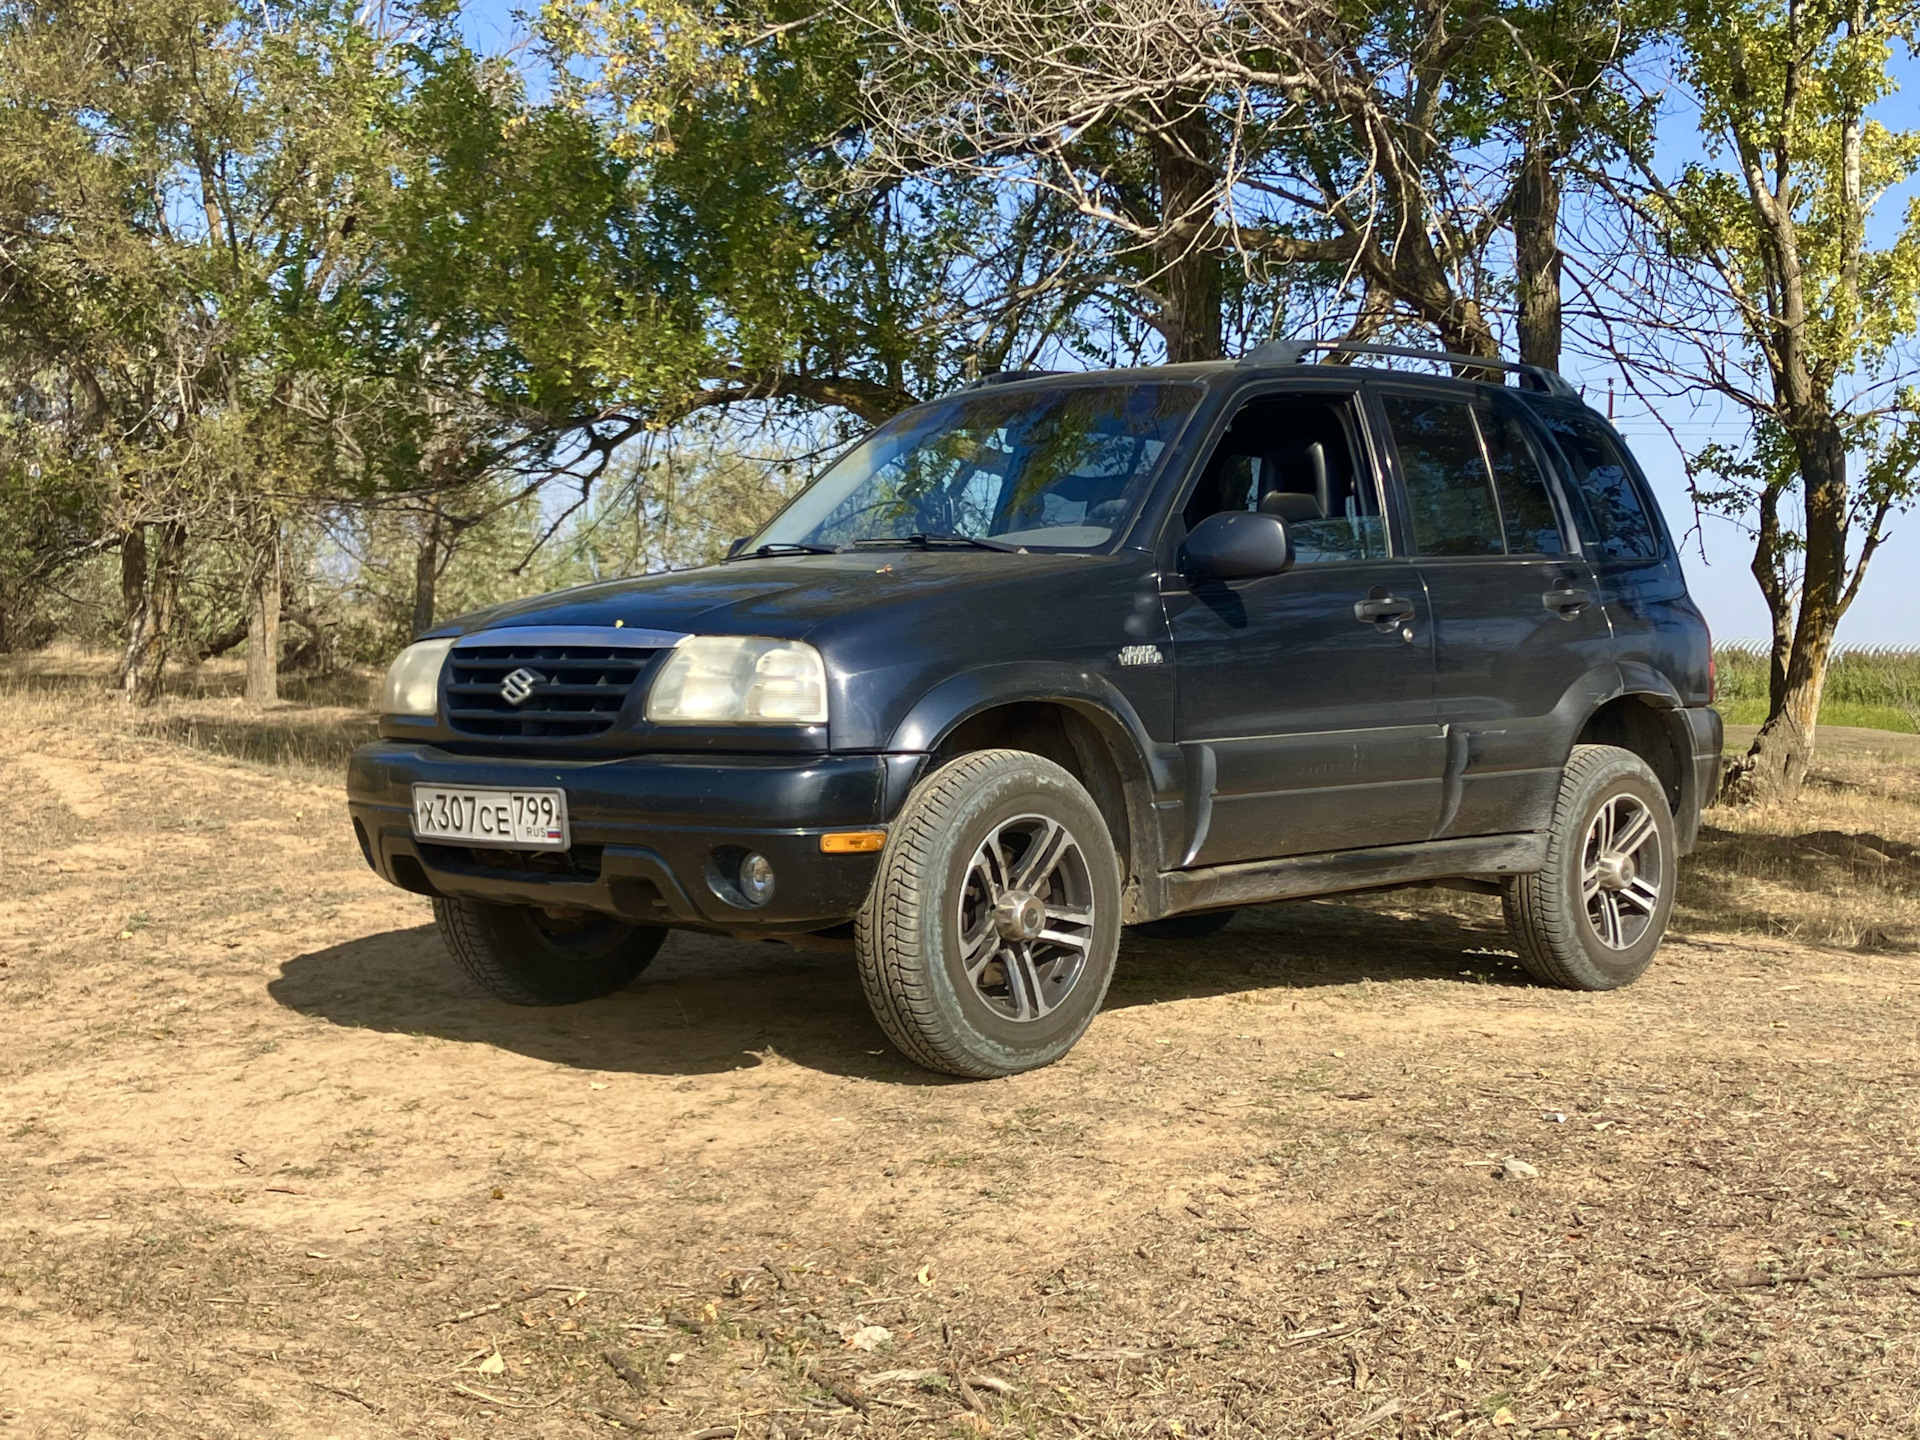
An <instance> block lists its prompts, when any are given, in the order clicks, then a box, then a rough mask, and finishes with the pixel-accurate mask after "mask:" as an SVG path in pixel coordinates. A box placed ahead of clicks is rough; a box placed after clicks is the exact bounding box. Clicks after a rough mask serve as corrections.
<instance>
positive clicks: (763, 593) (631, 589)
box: [431, 549, 1099, 639]
mask: <svg viewBox="0 0 1920 1440" xmlns="http://www.w3.org/2000/svg"><path fill="white" fill-rule="evenodd" d="M1098 564H1099V557H1095V556H1088V555H1064V554H1037V553H1036V554H1027V555H1014V554H1004V553H998V552H993V551H985V550H954V551H945V550H936V551H919V550H907V549H902V550H863V551H859V552H857V553H849V554H843V555H792V556H784V555H783V556H778V557H771V558H768V559H754V560H736V561H731V562H729V563H726V564H722V565H708V566H704V567H702V568H701V569H698V570H681V571H672V572H669V573H666V574H661V575H641V576H635V577H633V578H630V579H624V580H609V581H603V582H601V583H599V584H594V585H582V586H579V587H577V588H575V589H572V590H562V591H558V592H556V593H554V594H551V595H540V596H536V597H534V598H532V599H529V600H515V601H510V602H508V603H507V604H504V605H494V606H490V607H488V608H487V609H485V610H476V611H474V612H472V613H471V614H468V615H463V616H461V617H459V618H458V619H456V620H452V621H449V622H447V623H445V624H443V625H441V626H438V627H436V628H435V629H434V630H433V631H432V632H431V633H432V634H434V635H466V634H471V633H473V632H474V631H477V630H491V629H502V628H511V627H516V626H525V625H607V626H611V625H614V624H616V623H617V624H619V625H622V626H625V627H628V628H631V629H644V630H668V631H681V632H686V633H689V634H708V635H772V636H778V637H781V638H785V639H804V638H807V637H808V636H810V635H811V634H813V632H814V631H815V630H817V629H818V628H820V627H821V626H823V625H826V624H827V623H828V622H831V621H834V620H838V619H841V618H842V617H845V616H848V615H852V614H855V613H856V612H871V611H872V610H873V609H874V608H875V607H885V608H886V609H888V610H897V609H899V608H902V607H904V608H908V609H919V608H921V606H922V605H923V604H924V603H925V602H928V601H933V602H935V603H936V604H938V603H940V602H941V601H943V600H945V601H952V602H959V603H966V602H967V601H968V600H970V599H972V598H973V597H974V595H975V594H976V593H977V592H986V591H997V590H1002V589H1006V588H1008V587H1013V588H1024V587H1025V586H1028V585H1038V586H1039V587H1041V588H1051V587H1050V586H1049V585H1048V583H1047V582H1048V581H1049V580H1052V579H1055V578H1057V577H1058V576H1059V575H1060V574H1061V572H1062V571H1067V572H1072V571H1085V570H1086V569H1087V567H1088V566H1089V565H1098Z"/></svg>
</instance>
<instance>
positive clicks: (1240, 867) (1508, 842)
mask: <svg viewBox="0 0 1920 1440" xmlns="http://www.w3.org/2000/svg"><path fill="white" fill-rule="evenodd" d="M1546 861H1547V836H1546V834H1545V833H1544V832H1542V833H1539V834H1526V835H1487V836H1477V837H1475V838H1472V839H1467V840H1423V841H1421V842H1420V843H1418V844H1416V845H1381V846H1377V847H1375V848H1374V849H1371V850H1342V851H1337V852H1335V853H1332V854H1326V855H1295V856H1291V857H1289V858H1287V859H1285V860H1251V861H1246V862H1244V863H1241V864H1237V865H1210V866H1208V867H1206V868H1204V869H1199V870H1169V871H1164V872H1162V874H1161V876H1160V886H1161V894H1162V895H1163V896H1164V898H1165V902H1166V903H1165V908H1164V910H1163V911H1162V913H1163V914H1166V915H1178V914H1180V913H1181V912H1183V911H1187V910H1217V909H1221V908H1224V907H1225V906H1228V905H1259V904H1262V903H1263V902H1266V901H1269V900H1298V899H1301V898H1303V897H1305V896H1309V895H1337V894H1339V893H1340V892H1342V891H1345V890H1373V889H1378V888H1385V887H1388V886H1394V885H1417V884H1419V883H1420V882H1422V881H1426V880H1447V879H1452V878H1454V877H1455V876H1468V875H1472V876H1497V875H1526V874H1530V873H1532V872H1533V871H1536V870H1538V869H1540V868H1541V867H1542V866H1543V865H1545V864H1546ZM1131 918H1132V917H1129V919H1131ZM1143 918H1144V917H1143Z"/></svg>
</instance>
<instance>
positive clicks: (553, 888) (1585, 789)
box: [349, 344, 1721, 1076]
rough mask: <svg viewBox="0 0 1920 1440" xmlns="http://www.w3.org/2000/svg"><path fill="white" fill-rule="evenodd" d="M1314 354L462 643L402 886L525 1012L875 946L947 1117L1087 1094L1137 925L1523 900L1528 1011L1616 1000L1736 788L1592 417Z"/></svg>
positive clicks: (1036, 433) (356, 792) (401, 727)
mask: <svg viewBox="0 0 1920 1440" xmlns="http://www.w3.org/2000/svg"><path fill="white" fill-rule="evenodd" d="M1310 348H1320V349H1327V348H1331V347H1299V346H1291V345H1286V344H1274V345H1269V346H1264V347H1262V348H1261V349H1260V350H1258V351H1256V352H1254V353H1253V354H1252V355H1250V356H1249V357H1247V358H1246V359H1245V360H1242V361H1240V362H1238V363H1228V362H1221V363H1214V364H1202V365H1173V366H1165V367H1161V368H1156V369H1139V370H1123V371H1108V372H1103V373H1093V374H1076V375H1051V374H1020V375H1002V376H995V377H992V379H990V380H988V381H983V382H981V383H979V384H977V385H974V386H970V387H969V388H967V389H965V390H963V391H961V392H959V393H957V394H954V395H950V396H947V397H946V398H944V399H940V400H936V401H932V402H930V403H928V404H925V405H921V406H919V407H917V408H915V409H912V410H909V411H907V412H905V413H904V414H902V415H900V416H898V417H897V418H895V419H894V420H892V421H890V422H888V423H887V424H886V425H884V426H882V427H881V428H880V429H878V430H877V431H875V432H874V433H873V434H872V435H871V436H869V437H868V438H867V439H866V440H865V441H864V442H862V443H861V444H860V445H859V446H857V447H856V448H855V449H853V450H852V451H851V452H849V453H848V454H847V455H846V456H845V457H844V458H842V459H841V460H840V461H839V462H838V463H837V464H835V465H834V466H833V467H832V468H830V469H829V470H828V471H827V472H826V473H825V474H823V475H822V476H821V477H820V478H819V479H818V480H816V481H815V482H814V483H813V484H812V485H811V486H810V487H809V488H808V489H807V490H805V491H804V492H803V493H802V494H801V495H800V496H799V497H798V498H796V499H795V500H794V501H793V502H792V503H791V504H789V505H788V506H787V508H786V509H785V510H784V511H783V512H782V513H781V514H780V515H779V516H778V517H777V518H776V519H775V520H774V521H773V522H772V523H771V524H770V525H768V526H767V528H766V529H765V530H764V531H762V532H761V533H760V534H759V535H756V536H753V537H751V538H750V539H747V540H743V541H741V542H739V543H737V544H736V545H735V547H734V550H733V553H732V554H731V555H730V556H729V558H728V559H727V561H725V562H724V563H722V564H719V565H715V566H710V567H707V568H705V569H700V570H693V571H688V572H682V573H678V574H667V575H648V576H642V577H638V578H635V579H630V580H619V581H613V582H608V583H604V584H598V585H592V586H587V587H583V588H581V589H577V590H570V591H566V592H564V593H561V594H557V595H548V596H544V597H541V598H539V599H536V600H528V601H522V602H518V603H515V604H510V605H504V606H499V607H496V608H494V609H491V610H486V611H482V612H480V613H477V614H474V615H469V616H467V617H465V618H464V619H461V620H458V621H454V622H451V623H449V624H446V625H444V626H441V627H439V628H438V629H436V630H435V631H434V632H432V633H431V634H430V635H428V636H426V637H424V638H422V639H421V640H419V641H418V642H416V643H415V644H414V645H412V646H411V647H409V648H408V649H407V650H406V651H405V652H404V653H403V654H402V655H401V656H400V658H399V659H398V660H397V661H396V662H395V663H394V666H393V669H392V672H391V673H390V675H389V677H388V681H387V687H386V697H385V704H384V706H383V711H384V713H383V716H382V719H381V727H380V728H381V736H382V738H381V739H380V740H379V741H378V742H377V743H375V744H372V745H368V746H366V747H364V748H363V749H361V750H360V751H359V752H358V753H357V754H356V755H355V756H354V758H353V763H352V768H351V772H350V776H349V791H350V800H351V810H352V815H353V826H354V831H355V833H356V835H357V836H358V837H359V841H360V845H361V847H362V849H363V850H364V851H365V854H366V857H367V862H368V863H369V864H370V865H372V866H373V868H374V869H375V870H377V871H378V872H379V873H380V874H381V875H382V876H384V877H385V878H386V879H388V880H390V881H391V882H392V883H394V884H395V885H399V886H401V887H403V888H405V889H408V890H412V891H414V892H416V893H418V894H421V895H427V896H431V897H432V899H433V902H434V913H435V915H436V917H437V919H438V921H439V925H440V929H441V932H442V933H443V935H444V936H445V938H446V941H447V943H448V946H449V947H450V949H451V950H452V952H453V954H454V956H455V958H456V959H457V960H458V961H459V962H460V964H461V965H462V966H463V967H464V968H465V969H466V970H467V971H468V972H469V973H470V974H471V975H472V976H473V977H474V978H475V979H476V980H477V981H479V982H480V983H481V984H482V985H483V986H485V987H486V988H487V989H488V990H490V991H492V992H493V993H494V994H495V995H498V996H501V997H502V998H505V999H508V1000H512V1001H516V1002H520V1003H525V1004H565V1003H570V1002H575V1001H581V1000H586V999H590V998H593V997H595V996H598V995H603V994H607V993H609V992H612V991H614V990H617V989H619V988H620V987H622V986H624V985H626V984H627V983H628V982H630V981H631V980H632V979H633V977H634V976H635V975H636V974H638V972H639V971H640V970H641V968H642V967H643V966H645V965H646V963H647V962H648V961H649V960H650V959H651V958H652V957H653V954H654V952H655V951H656V950H657V949H658V948H659V946H660V943H661V940H662V939H663V938H664V936H665V934H666V932H667V930H669V929H673V928H683V929H694V930H704V931H710V932H719V933H725V934H731V935H738V936H742V937H750V938H756V939H782V940H786V941H789V942H791V943H794V944H800V945H812V946H842V947H851V949H852V950H853V952H854V954H855V955H856V957H857V960H858V964H859V968H860V973H861V976H862V978H863V981H864V984H865V987H866V991H867V995H868V997H869V999H870V1000H871V1002H872V1005H873V1009H874V1013H875V1014H876V1016H878V1018H879V1020H880V1023H881V1025H882V1026H883V1027H884V1028H885V1030H886V1032H887V1034H888V1035H889V1036H890V1037H891V1038H892V1039H893V1041H894V1043H895V1044H897V1045H898V1046H899V1047H900V1049H901V1050H902V1051H904V1052H905V1053H906V1054H907V1055H909V1056H911V1057H912V1058H913V1059H915V1060H917V1061H919V1062H920V1063H922V1064H924V1065H927V1066H930V1067H932V1068H935V1069H939V1070H944V1071H948V1072H950V1073H953V1074H959V1075H976V1076H989V1075H1004V1074H1008V1073H1011V1072H1014V1071H1017V1070H1022V1069H1026V1068H1030V1067H1032V1066H1036V1065H1043V1064H1046V1063H1047V1062H1049V1061H1051V1060H1054V1059H1056V1058H1058V1057H1059V1056H1060V1055H1061V1054H1063V1053H1064V1052H1065V1051H1066V1050H1067V1048H1068V1047H1069V1046H1071V1045H1072V1044H1073V1042H1074V1041H1075V1040H1076V1039H1077V1038H1078V1037H1079V1036H1080V1034H1081V1033H1082V1032H1083V1031H1084V1030H1085V1029H1086V1027H1087V1025H1088V1024H1089V1022H1090V1021H1091V1020H1092V1017H1093V1016H1094V1014H1095V1013H1096V1012H1097V1011H1098V1010H1099V1008H1100V1003H1101V999H1102V997H1103V995H1104V994H1105V991H1106V988H1107V983H1108V979H1109V977H1110V976H1111V974H1112V970H1113V963H1114V955H1115V952H1116V949H1117V947H1118V945H1119V940H1120V933H1121V929H1122V927H1123V926H1136V927H1139V928H1140V929H1142V930H1145V931H1148V932H1149V933H1155V934H1162V935H1166V934H1172V935H1193V936H1199V935H1204V934H1207V933H1209V932H1211V931H1213V930H1215V929H1217V928H1219V927H1220V926H1221V925H1224V924H1225V923H1226V922H1227V921H1228V919H1230V918H1231V916H1232V914H1233V910H1234V908H1235V907H1237V906H1242V905H1252V904H1259V903H1262V902H1266V901H1273V900H1283V899H1290V898H1295V897H1300V896H1308V895H1324V894H1332V893H1337V892H1340V891H1354V890H1371V889H1379V888H1383V887H1390V886H1398V885H1418V884H1431V883H1434V882H1443V883H1448V884H1453V885H1460V886H1465V887H1467V888H1470V889H1477V890H1483V891H1485V892H1487V893H1489V894H1499V895H1500V896H1502V897H1503V899H1504V902H1505V907H1506V914H1507V918H1508V921H1509V923H1510V925H1511V927H1512V930H1513V934H1514V937H1515V940H1516V943H1517V944H1518V946H1519V949H1520V953H1521V956H1522V958H1523V960H1524V961H1525V963H1526V964H1527V966H1528V967H1529V969H1531V970H1532V971H1533V973H1534V974H1535V975H1537V976H1538V977H1539V978H1541V979H1542V980H1545V981H1549V982H1551V983H1554V984H1560V985H1570V986H1577V987H1580V988H1583V989H1592V990H1602V989H1610V988H1613V987H1615V986H1618V985H1622V984H1625V983H1627V982H1628V981H1631V980H1632V979H1634V978H1635V977H1636V976H1638V975H1639V974H1640V972H1641V971H1642V970H1644V969H1645V968H1646V966H1647V964H1648V962H1649V961H1650V960H1651V959H1652V957H1653V952H1654V950H1655V948H1656V947H1657V946H1658V945H1659V943H1660V939H1661V937H1662V934H1663V933H1664V931H1665V928H1666V924H1667V917H1668V914H1669V912H1670V911H1671V909H1672V906H1673V896H1674V885H1675V879H1676V863H1677V861H1678V859H1679V857H1680V856H1681V855H1682V854H1684V853H1685V852H1686V851H1687V850H1688V849H1689V848H1690V847H1691V846H1692V844H1693V840H1694V836H1695V832H1696V831H1697V829H1698V826H1699V815H1700V808H1701V805H1702V802H1703V799H1704V798H1705V797H1707V796H1709V795H1710V794H1711V793H1712V789H1713V786H1714V784H1715V779H1716V775H1717V770H1718V765H1719V759H1720V747H1721V730H1720V720H1719V717H1718V716H1717V715H1716V714H1715V712H1714V711H1713V710H1712V709H1711V708H1710V702H1711V699H1712V696H1711V693H1710V691H1711V679H1710V665H1709V641H1708V635H1707V627H1706V625H1705V623H1704V622H1703V620H1702V619H1701V616H1700V612H1699V611H1698V610H1697V609H1696V608H1695V606H1694V605H1693V603H1692V601H1690V600H1689V599H1688V597H1687V590H1686V584H1685V581H1684V580H1683V578H1682V576H1681V570H1680V562H1679V559H1678V557H1677V555H1676V554H1675V552H1674V546H1673V542H1672V539H1671V537H1670V536H1669V534H1668V532H1667V529H1666V527H1665V525H1664V524H1663V523H1662V522H1661V518H1660V514H1659V511H1658V509H1657V508H1656V506H1655V504H1654V501H1653V497H1652V495H1651V494H1650V493H1649V491H1648V489H1647V486H1646V481H1645V479H1644V477H1643V476H1642V475H1641V473H1640V471H1639V469H1638V467H1637V466H1636V465H1635V463H1634V461H1633V458H1632V457H1631V456H1630V455H1629V454H1628V452H1627V448H1626V446H1625V445H1624V444H1623V443H1622V442H1621V439H1620V437H1619V435H1618V434H1617V433H1615V431H1614V430H1613V428H1612V427H1611V426H1610V425H1608V423H1607V422H1606V421H1605V420H1604V419H1602V418H1601V417H1600V416H1599V415H1597V414H1595V413H1594V412H1593V411H1592V410H1591V409H1589V408H1588V407H1587V406H1586V405H1584V404H1582V403H1581V401H1580V399H1579V397H1578V396H1577V395H1576V394H1575V393H1574V392H1573V391H1572V390H1571V389H1570V388H1569V387H1568V386H1567V385H1566V383H1565V382H1564V381H1562V380H1561V379H1560V378H1559V377H1558V376H1557V375H1553V374H1551V373H1549V372H1545V371H1541V370H1537V369H1532V368H1529V367H1524V366H1514V365H1497V364H1490V363H1489V362H1485V361H1475V360H1471V359H1468V358H1464V357H1434V356H1431V355H1425V354H1422V355H1421V358H1423V359H1428V360H1431V359H1434V358H1440V359H1443V360H1449V361H1451V362H1453V365H1454V375H1455V376H1458V377H1462V378H1441V377H1434V376H1425V375H1418V374H1411V373H1400V372H1396V371H1393V370H1389V369H1386V368H1382V367H1380V366H1377V365H1353V364H1338V365H1327V364H1314V365H1308V364H1303V363H1299V361H1300V359H1301V357H1302V355H1303V354H1304V352H1305V350H1307V349H1310ZM1408 353H1418V352H1396V351H1390V350H1383V349H1381V348H1379V347H1373V348H1351V349H1347V350H1345V351H1343V352H1342V354H1341V358H1343V359H1353V358H1360V357H1365V358H1368V359H1372V358H1373V357H1377V356H1382V355H1393V354H1408ZM1467 367H1476V368H1473V369H1469V368H1467ZM1503 373H1504V374H1506V375H1508V376H1510V377H1511V378H1512V379H1513V380H1514V381H1516V382H1517V383H1513V384H1508V383H1496V382H1497V381H1498V380H1499V377H1500V376H1501V375H1502V374H1503ZM1473 376H1481V377H1490V378H1485V379H1481V378H1468V377H1473Z"/></svg>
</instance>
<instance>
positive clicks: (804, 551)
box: [727, 540, 840, 560]
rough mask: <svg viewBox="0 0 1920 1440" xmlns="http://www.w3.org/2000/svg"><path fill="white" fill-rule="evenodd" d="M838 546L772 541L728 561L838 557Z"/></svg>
mask: <svg viewBox="0 0 1920 1440" xmlns="http://www.w3.org/2000/svg"><path fill="white" fill-rule="evenodd" d="M839 553H840V547H839V546H838V545H807V544H803V543H802V542H800V541H797V540H772V541H769V542H768V543H767V544H765V545H756V546H754V548H753V549H751V550H742V551H741V552H740V553H739V554H738V555H729V556H727V559H729V560H764V559H766V558H767V557H768V556H769V555H838V554H839Z"/></svg>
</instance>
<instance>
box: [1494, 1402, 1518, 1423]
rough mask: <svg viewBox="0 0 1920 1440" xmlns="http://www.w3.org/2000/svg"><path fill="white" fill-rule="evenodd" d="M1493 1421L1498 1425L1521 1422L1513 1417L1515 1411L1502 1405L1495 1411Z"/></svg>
mask: <svg viewBox="0 0 1920 1440" xmlns="http://www.w3.org/2000/svg"><path fill="white" fill-rule="evenodd" d="M1493 1423H1494V1424H1496V1425H1517V1424H1519V1423H1520V1422H1519V1421H1517V1420H1515V1419H1514V1418H1513V1411H1511V1410H1509V1409H1508V1408H1507V1407H1506V1406H1504V1405H1502V1406H1501V1407H1500V1408H1499V1409H1498V1410H1496V1411H1494V1412H1493Z"/></svg>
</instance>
